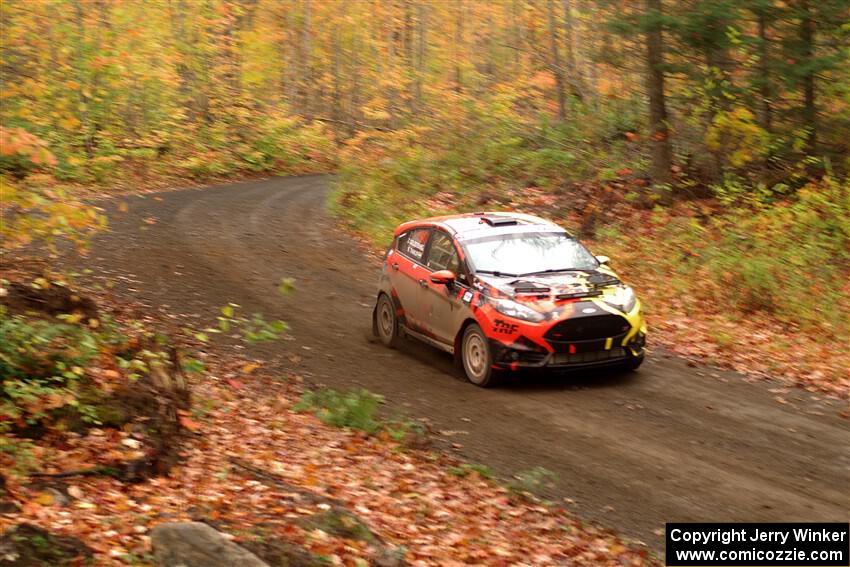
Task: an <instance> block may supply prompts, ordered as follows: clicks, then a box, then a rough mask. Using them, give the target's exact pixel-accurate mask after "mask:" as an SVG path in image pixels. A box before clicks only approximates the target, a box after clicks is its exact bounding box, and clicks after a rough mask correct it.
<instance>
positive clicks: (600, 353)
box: [550, 347, 626, 365]
mask: <svg viewBox="0 0 850 567" xmlns="http://www.w3.org/2000/svg"><path fill="white" fill-rule="evenodd" d="M625 356H626V350H625V349H624V348H622V347H615V348H612V349H611V350H595V351H591V352H580V353H578V354H569V353H565V352H559V353H555V354H553V355H552V360H551V362H550V364H553V365H562V364H581V363H587V362H604V361H606V360H616V359H618V358H625Z"/></svg>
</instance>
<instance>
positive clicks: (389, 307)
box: [375, 293, 401, 348]
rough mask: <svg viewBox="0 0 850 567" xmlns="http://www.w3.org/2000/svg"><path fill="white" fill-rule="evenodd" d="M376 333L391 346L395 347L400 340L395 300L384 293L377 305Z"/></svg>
mask: <svg viewBox="0 0 850 567" xmlns="http://www.w3.org/2000/svg"><path fill="white" fill-rule="evenodd" d="M375 334H376V335H377V336H378V339H380V341H381V342H382V343H383V344H384V345H385V346H388V347H390V348H395V347H397V346H398V344H399V342H400V337H401V335H400V333H399V328H398V317H396V312H395V305H394V304H393V301H392V300H391V299H390V298H389V297H388V296H387V294H385V293H382V294H381V295H380V296H379V297H378V303H377V305H376V306H375Z"/></svg>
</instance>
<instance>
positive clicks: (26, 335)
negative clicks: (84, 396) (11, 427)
mask: <svg viewBox="0 0 850 567" xmlns="http://www.w3.org/2000/svg"><path fill="white" fill-rule="evenodd" d="M96 354H97V343H96V341H95V339H94V337H93V336H92V335H91V334H90V333H89V332H88V331H86V330H85V329H82V328H80V327H76V326H73V325H67V324H64V323H60V324H56V323H51V322H48V321H42V320H29V319H26V318H24V317H20V316H8V315H5V314H3V315H2V316H0V384H2V391H0V420H2V421H0V424H2V423H6V424H9V422H22V421H24V422H28V423H35V422H37V421H39V420H40V419H42V418H44V417H45V416H47V415H48V412H50V411H51V410H55V409H58V408H61V407H63V406H66V405H77V404H78V401H77V393H78V388H79V383H80V380H81V378H82V376H83V374H84V368H85V365H86V364H87V363H88V362H89V361H90V360H91V359H92V358H93V357H94V356H95V355H96Z"/></svg>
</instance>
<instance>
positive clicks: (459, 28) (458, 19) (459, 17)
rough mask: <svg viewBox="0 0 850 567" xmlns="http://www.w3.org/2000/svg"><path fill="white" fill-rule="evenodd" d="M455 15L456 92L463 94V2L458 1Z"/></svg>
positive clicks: (461, 0)
mask: <svg viewBox="0 0 850 567" xmlns="http://www.w3.org/2000/svg"><path fill="white" fill-rule="evenodd" d="M456 6H457V8H456V13H455V45H454V48H455V49H454V60H455V61H454V63H455V91H456V92H458V93H460V92H463V74H462V71H461V68H460V53H461V46H462V45H463V0H457V4H456Z"/></svg>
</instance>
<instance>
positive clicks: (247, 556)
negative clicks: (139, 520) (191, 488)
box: [151, 522, 269, 567]
mask: <svg viewBox="0 0 850 567" xmlns="http://www.w3.org/2000/svg"><path fill="white" fill-rule="evenodd" d="M151 543H152V545H153V554H154V557H155V558H156V564H157V565H158V566H159V567H234V566H237V565H238V566H239V567H269V565H268V564H267V563H265V562H264V561H262V560H260V558H259V557H257V556H256V555H254V554H253V553H251V552H250V551H248V550H247V549H245V548H243V547H240V546H238V545H236V544H235V543H233V542H231V541H228V540H227V539H226V538H225V537H224V536H223V535H222V534H221V533H219V532H217V531H216V530H214V529H213V528H211V527H210V526H208V525H207V524H203V523H201V522H173V523H166V524H160V525H158V526H156V527H155V528H154V529H153V530H152V531H151Z"/></svg>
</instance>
